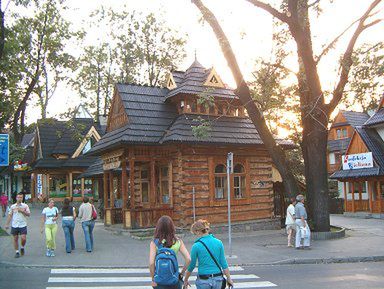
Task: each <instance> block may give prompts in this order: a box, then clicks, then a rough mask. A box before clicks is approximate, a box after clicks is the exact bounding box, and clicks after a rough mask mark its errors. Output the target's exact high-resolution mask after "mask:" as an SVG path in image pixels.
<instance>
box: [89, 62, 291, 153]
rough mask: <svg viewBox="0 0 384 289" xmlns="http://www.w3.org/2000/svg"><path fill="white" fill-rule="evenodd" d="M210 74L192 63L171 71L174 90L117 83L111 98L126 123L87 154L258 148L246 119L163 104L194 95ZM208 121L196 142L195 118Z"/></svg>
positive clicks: (230, 94)
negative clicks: (154, 148) (178, 147)
mask: <svg viewBox="0 0 384 289" xmlns="http://www.w3.org/2000/svg"><path fill="white" fill-rule="evenodd" d="M209 73H210V71H209V70H206V69H205V68H204V67H203V66H202V65H201V64H200V63H198V62H197V61H195V62H194V63H193V64H192V65H191V67H189V68H188V69H187V71H186V72H174V73H173V78H174V81H175V82H176V85H177V88H175V89H173V90H169V89H167V88H160V87H150V86H140V85H135V84H117V85H116V88H115V89H116V91H117V94H116V96H115V97H120V98H121V101H122V103H123V105H124V109H125V112H126V114H127V116H128V124H126V125H125V126H123V127H120V128H118V129H115V130H113V131H110V132H108V133H106V134H105V135H104V136H103V137H102V138H101V140H100V141H99V142H97V143H96V144H95V145H94V146H93V148H92V149H91V150H90V152H88V153H89V154H92V155H100V154H102V153H103V152H106V151H110V150H113V149H116V148H118V147H120V146H122V145H125V144H140V145H159V144H167V143H190V144H196V143H204V144H238V145H255V144H259V145H262V144H263V142H262V140H261V138H260V136H259V134H258V132H257V130H256V128H255V126H254V125H253V123H252V122H251V120H250V119H249V118H247V117H230V116H219V117H217V116H207V115H199V114H179V113H178V112H177V109H176V105H175V104H174V103H172V102H169V101H167V100H168V99H169V98H170V97H172V96H174V95H176V94H178V93H183V94H193V95H196V94H198V93H200V92H202V91H203V90H204V89H206V87H204V85H203V83H204V82H205V80H206V78H207V75H208V74H209ZM213 91H214V93H213V96H215V97H224V98H235V97H236V95H235V93H234V91H233V90H231V89H228V88H213ZM200 118H201V119H203V120H211V130H210V131H209V137H208V138H205V139H199V138H197V137H195V136H194V134H193V130H192V128H193V127H194V126H196V125H198V124H199V119H200ZM277 141H278V143H279V144H280V145H284V146H286V147H288V146H289V147H292V142H289V141H284V140H277Z"/></svg>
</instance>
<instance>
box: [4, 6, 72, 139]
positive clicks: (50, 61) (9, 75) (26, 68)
mask: <svg viewBox="0 0 384 289" xmlns="http://www.w3.org/2000/svg"><path fill="white" fill-rule="evenodd" d="M29 8H30V10H32V11H33V15H32V16H20V15H17V14H13V15H12V17H13V20H14V21H13V23H12V25H11V26H10V27H8V28H7V35H6V36H7V37H6V42H5V46H4V51H5V52H7V53H6V55H4V59H2V61H1V64H0V65H1V66H2V68H3V67H5V68H8V69H5V70H3V69H2V70H1V81H2V83H1V89H2V95H4V99H5V101H6V102H7V103H8V104H9V105H10V106H9V108H11V109H12V108H14V109H15V110H14V111H13V112H12V114H13V116H12V120H9V114H7V116H5V117H4V120H7V121H9V122H10V124H11V127H12V132H13V135H14V138H15V142H16V143H17V144H18V143H20V142H21V139H22V137H23V135H24V131H25V113H26V109H27V105H28V101H29V100H30V99H31V98H32V96H33V95H34V93H37V94H39V95H42V91H43V88H44V87H45V86H47V83H48V85H49V82H48V75H49V74H50V73H51V71H54V73H56V75H59V74H61V72H60V71H61V70H62V69H63V68H64V67H65V65H67V64H68V62H67V61H66V60H68V59H69V55H68V54H66V53H65V52H64V47H65V44H66V41H67V40H69V39H70V38H71V37H73V36H74V35H75V34H74V33H72V32H71V31H70V28H69V23H68V22H67V21H65V20H64V19H63V18H62V16H61V12H62V10H64V9H66V7H65V6H64V1H63V0H47V1H34V2H33V5H32V7H29ZM42 74H43V76H41V75H42ZM42 78H43V82H40V80H41V79H42ZM57 80H58V78H57V77H56V81H57ZM44 90H45V91H46V92H47V91H48V92H49V90H50V89H49V88H48V87H47V88H46V89H44ZM39 91H40V92H41V93H39ZM47 98H49V95H47ZM47 100H48V99H46V101H45V102H44V103H43V104H44V105H45V103H47ZM7 118H8V119H7Z"/></svg>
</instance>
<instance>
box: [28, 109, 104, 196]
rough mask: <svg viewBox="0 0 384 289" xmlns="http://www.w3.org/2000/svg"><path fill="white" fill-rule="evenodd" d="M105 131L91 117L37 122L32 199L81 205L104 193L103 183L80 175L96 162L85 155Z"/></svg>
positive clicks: (94, 158)
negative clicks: (86, 199)
mask: <svg viewBox="0 0 384 289" xmlns="http://www.w3.org/2000/svg"><path fill="white" fill-rule="evenodd" d="M104 130H105V127H104V128H103V126H101V125H100V124H99V123H95V121H94V120H93V119H92V118H91V117H90V116H89V117H88V118H78V117H75V118H73V119H70V120H68V121H59V120H56V119H47V120H44V121H38V123H37V126H36V132H35V142H34V151H33V162H32V173H33V174H32V182H33V185H32V188H33V192H32V197H33V198H34V199H40V200H45V199H47V198H53V199H55V200H63V199H64V198H66V197H68V198H70V199H71V200H74V201H80V200H81V199H82V197H83V196H89V197H91V198H93V197H94V196H97V195H98V193H99V191H100V190H102V187H103V186H102V183H99V182H94V180H93V179H92V178H87V177H84V176H81V174H82V173H83V172H84V171H85V170H86V169H87V168H88V167H89V166H90V165H91V164H93V163H94V162H95V161H96V160H97V158H96V157H92V156H88V155H85V153H86V152H87V151H89V150H90V149H91V147H92V146H93V145H94V144H95V143H96V142H97V141H98V140H99V139H100V138H101V136H102V135H103V133H104Z"/></svg>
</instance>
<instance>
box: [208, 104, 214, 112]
mask: <svg viewBox="0 0 384 289" xmlns="http://www.w3.org/2000/svg"><path fill="white" fill-rule="evenodd" d="M209 114H215V106H214V105H213V104H210V105H209Z"/></svg>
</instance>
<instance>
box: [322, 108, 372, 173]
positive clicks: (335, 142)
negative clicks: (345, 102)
mask: <svg viewBox="0 0 384 289" xmlns="http://www.w3.org/2000/svg"><path fill="white" fill-rule="evenodd" d="M368 119H369V115H368V114H367V113H365V112H357V111H346V110H340V111H339V113H338V114H337V115H336V117H335V119H334V121H333V123H332V125H331V127H330V129H329V132H328V158H327V159H328V173H329V174H333V173H334V172H335V171H337V170H339V168H340V165H341V156H342V155H344V154H345V152H346V150H347V148H348V145H349V142H350V141H351V137H352V135H353V132H354V130H355V127H357V126H362V125H363V124H364V123H365V122H366V121H367V120H368Z"/></svg>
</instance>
